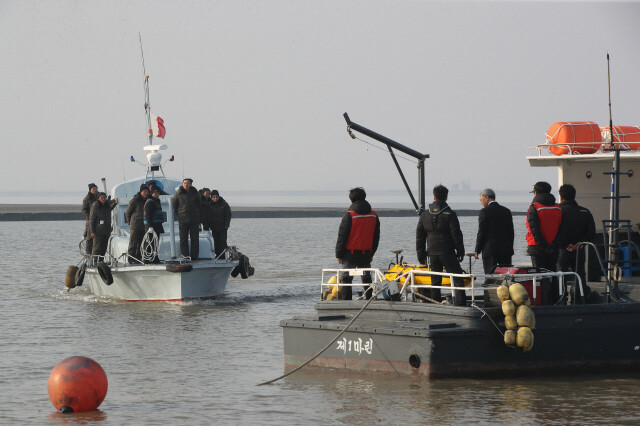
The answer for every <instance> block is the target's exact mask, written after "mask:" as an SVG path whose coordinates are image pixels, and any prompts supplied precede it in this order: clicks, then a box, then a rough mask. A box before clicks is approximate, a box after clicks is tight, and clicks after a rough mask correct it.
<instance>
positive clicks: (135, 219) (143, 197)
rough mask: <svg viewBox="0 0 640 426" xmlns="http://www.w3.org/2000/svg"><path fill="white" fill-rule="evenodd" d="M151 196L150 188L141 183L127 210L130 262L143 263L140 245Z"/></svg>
mask: <svg viewBox="0 0 640 426" xmlns="http://www.w3.org/2000/svg"><path fill="white" fill-rule="evenodd" d="M148 197H149V188H147V185H145V184H144V183H143V184H142V185H140V192H138V193H137V194H136V195H134V196H133V197H132V198H131V201H129V206H128V207H127V211H126V212H125V215H124V216H125V219H126V221H127V223H128V224H129V250H128V251H127V253H128V254H129V263H131V264H133V263H141V262H142V260H141V259H142V255H141V254H140V245H141V244H142V239H143V238H144V231H145V228H144V204H145V203H146V201H147V198H148Z"/></svg>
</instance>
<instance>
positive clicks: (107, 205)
mask: <svg viewBox="0 0 640 426" xmlns="http://www.w3.org/2000/svg"><path fill="white" fill-rule="evenodd" d="M117 204H118V199H117V198H116V199H114V200H110V201H107V195H106V194H105V193H104V192H101V193H99V194H98V201H96V202H94V203H93V204H92V205H91V212H90V213H89V235H91V238H92V239H93V244H92V248H91V255H92V256H104V254H105V253H106V252H107V244H108V243H109V236H110V235H111V210H113V209H114V208H115V207H116V205H117ZM96 260H97V259H95V258H94V259H93V263H94V264H95V262H96Z"/></svg>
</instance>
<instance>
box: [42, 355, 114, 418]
mask: <svg viewBox="0 0 640 426" xmlns="http://www.w3.org/2000/svg"><path fill="white" fill-rule="evenodd" d="M107 387H108V383H107V375H106V373H105V372H104V370H103V369H102V367H101V366H100V364H98V363H97V362H95V361H94V360H92V359H91V358H87V357H84V356H72V357H69V358H66V359H64V360H62V361H61V362H60V363H59V364H58V365H56V366H55V367H54V368H53V370H52V371H51V375H50V376H49V398H50V399H51V402H52V403H53V406H54V407H56V409H57V410H59V411H60V412H61V413H80V412H83V411H92V410H95V409H97V408H98V407H99V406H100V404H102V401H104V397H105V396H107Z"/></svg>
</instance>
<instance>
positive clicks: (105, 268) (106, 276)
mask: <svg viewBox="0 0 640 426" xmlns="http://www.w3.org/2000/svg"><path fill="white" fill-rule="evenodd" d="M96 269H98V274H99V275H100V278H102V281H103V282H104V283H105V284H106V285H111V284H113V275H112V274H111V268H109V265H107V264H106V263H104V262H98V264H97V265H96ZM76 285H77V284H76Z"/></svg>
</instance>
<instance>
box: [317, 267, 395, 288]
mask: <svg viewBox="0 0 640 426" xmlns="http://www.w3.org/2000/svg"><path fill="white" fill-rule="evenodd" d="M367 274H369V276H370V277H371V283H362V282H355V283H354V282H351V283H345V282H343V281H342V280H343V279H344V277H345V276H350V277H351V279H352V280H353V277H361V278H362V279H364V276H365V275H367ZM333 277H335V282H329V280H330V279H331V278H333ZM387 282H388V281H387V280H386V279H385V277H384V274H383V273H382V272H381V271H380V269H378V268H352V269H349V268H326V269H323V270H322V280H321V283H320V293H321V294H322V292H323V291H325V290H332V289H334V288H336V289H337V292H338V293H339V292H340V291H341V290H340V289H341V287H362V286H363V285H372V286H373V287H374V288H381V285H384V284H385V283H387ZM397 290H398V289H397V285H396V288H395V291H396V292H397Z"/></svg>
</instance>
